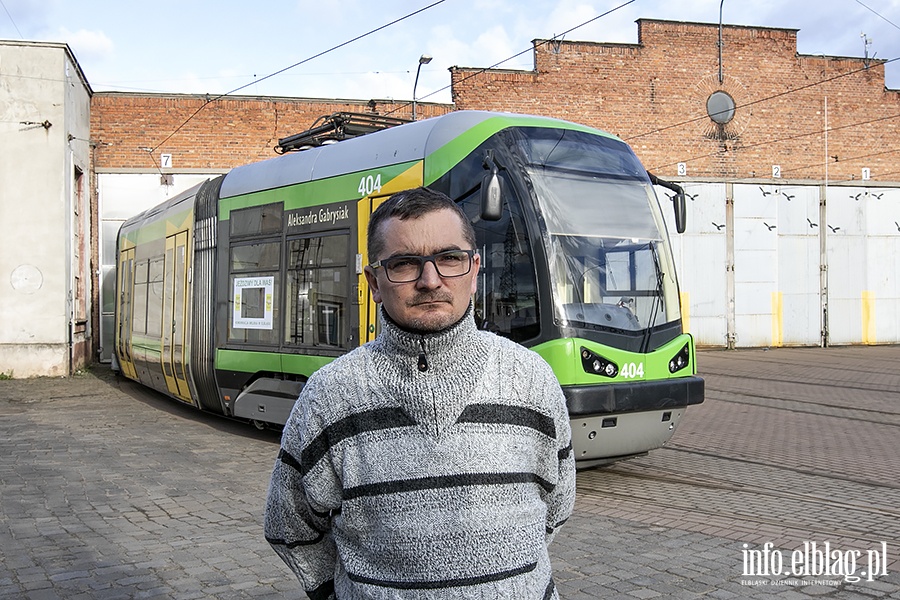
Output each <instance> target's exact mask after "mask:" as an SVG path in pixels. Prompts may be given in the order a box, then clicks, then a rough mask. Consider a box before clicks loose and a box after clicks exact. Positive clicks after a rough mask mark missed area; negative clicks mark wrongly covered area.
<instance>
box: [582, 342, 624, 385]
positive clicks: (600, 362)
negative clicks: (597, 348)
mask: <svg viewBox="0 0 900 600" xmlns="http://www.w3.org/2000/svg"><path fill="white" fill-rule="evenodd" d="M581 366H582V367H583V368H584V370H585V371H586V372H588V373H591V374H592V375H603V376H604V377H609V378H613V377H615V376H616V375H618V374H619V366H618V365H617V364H616V363H614V362H612V361H611V360H607V359H605V358H603V357H602V356H599V355H597V354H594V353H593V352H591V351H590V350H588V349H587V348H585V347H584V346H582V347H581Z"/></svg>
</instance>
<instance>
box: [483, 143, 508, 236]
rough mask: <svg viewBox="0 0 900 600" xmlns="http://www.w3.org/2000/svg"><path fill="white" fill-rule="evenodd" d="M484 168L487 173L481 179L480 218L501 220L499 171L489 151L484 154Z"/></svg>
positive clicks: (501, 193) (501, 196) (501, 190)
mask: <svg viewBox="0 0 900 600" xmlns="http://www.w3.org/2000/svg"><path fill="white" fill-rule="evenodd" d="M484 166H485V168H487V169H488V172H487V173H485V174H484V176H483V177H482V178H481V218H482V220H484V221H499V220H500V219H501V218H503V185H502V183H501V181H500V175H499V170H500V169H498V168H497V163H495V162H494V156H493V152H491V151H490V150H488V152H487V154H485V157H484Z"/></svg>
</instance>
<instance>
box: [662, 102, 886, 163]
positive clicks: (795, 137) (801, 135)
mask: <svg viewBox="0 0 900 600" xmlns="http://www.w3.org/2000/svg"><path fill="white" fill-rule="evenodd" d="M896 118H900V113H897V114H893V115H888V116H886V117H877V118H875V119H870V120H868V121H860V122H858V123H851V124H849V125H841V126H840V127H829V128H828V131H829V132H830V131H840V130H841V129H848V128H850V127H859V126H861V125H871V124H872V123H878V122H880V121H889V120H891V119H896ZM821 133H822V130H821V129H817V130H815V131H807V132H805V133H798V134H796V135H791V136H788V137H784V138H778V139H774V140H773V139H766V140H762V141H759V142H756V143H753V144H742V145H741V150H746V149H749V148H755V147H757V146H763V145H770V144H780V143H782V142H790V141H794V140H798V139H800V138H804V137H809V136H812V135H819V134H821ZM716 154H718V152H708V153H706V154H701V155H699V156H694V157H692V158H688V159H683V160H678V161H675V162H670V163H665V164H661V165H656V167H654V169H662V168H664V167H671V166H672V165H675V164H678V163H680V162H683V163H687V162H691V161H695V160H700V159H702V158H708V157H710V156H715V155H716ZM654 169H650V170H651V171H653V170H654Z"/></svg>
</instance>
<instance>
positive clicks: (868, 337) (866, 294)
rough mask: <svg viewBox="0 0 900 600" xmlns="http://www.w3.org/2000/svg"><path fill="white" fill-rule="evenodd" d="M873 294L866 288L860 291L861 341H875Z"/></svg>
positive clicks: (872, 342) (864, 342)
mask: <svg viewBox="0 0 900 600" xmlns="http://www.w3.org/2000/svg"><path fill="white" fill-rule="evenodd" d="M876 338H877V335H876V331H875V294H873V293H872V292H870V291H868V290H863V293H862V343H863V344H874V343H876Z"/></svg>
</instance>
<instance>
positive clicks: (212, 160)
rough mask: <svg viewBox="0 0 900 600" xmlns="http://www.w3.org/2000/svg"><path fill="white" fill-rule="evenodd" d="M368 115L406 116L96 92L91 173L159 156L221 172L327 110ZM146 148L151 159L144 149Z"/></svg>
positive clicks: (427, 113)
mask: <svg viewBox="0 0 900 600" xmlns="http://www.w3.org/2000/svg"><path fill="white" fill-rule="evenodd" d="M449 110H450V107H449V106H447V105H441V104H433V103H418V104H417V106H416V116H417V117H418V118H419V119H424V118H427V117H432V116H436V115H439V114H444V113H446V112H448V111H449ZM341 111H350V112H368V113H372V112H375V113H377V114H381V115H389V116H392V117H399V118H410V117H411V116H412V114H411V113H412V107H411V105H409V104H408V103H399V102H398V103H393V102H387V101H386V102H380V101H370V102H366V101H356V102H353V101H338V100H314V99H302V98H284V99H282V98H249V97H231V96H229V97H225V98H221V99H218V100H211V101H208V100H207V98H206V97H204V96H197V95H168V94H165V95H163V94H131V93H104V92H99V93H96V94H95V95H94V97H93V100H92V102H91V139H92V140H93V141H95V142H96V146H95V153H94V168H95V170H97V171H110V170H113V171H125V172H127V171H130V170H136V171H146V170H149V171H155V170H156V169H157V167H158V166H159V164H160V155H161V154H172V161H173V162H172V166H173V169H174V170H176V171H178V170H186V171H197V170H201V171H202V170H223V171H224V170H227V169H229V168H232V167H236V166H238V165H243V164H247V163H251V162H256V161H260V160H264V159H267V158H272V157H274V156H276V154H275V152H274V151H273V149H272V148H273V147H274V146H275V144H276V143H277V142H278V139H279V138H284V137H287V136H289V135H292V134H295V133H300V132H301V131H305V130H306V129H309V128H310V127H311V126H312V125H313V123H314V122H315V121H316V119H318V118H319V117H321V116H323V115H329V114H331V113H334V112H341ZM148 148H152V149H153V150H154V151H153V153H152V155H151V154H150V153H149V152H148V151H147V149H148Z"/></svg>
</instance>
